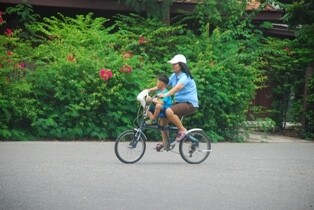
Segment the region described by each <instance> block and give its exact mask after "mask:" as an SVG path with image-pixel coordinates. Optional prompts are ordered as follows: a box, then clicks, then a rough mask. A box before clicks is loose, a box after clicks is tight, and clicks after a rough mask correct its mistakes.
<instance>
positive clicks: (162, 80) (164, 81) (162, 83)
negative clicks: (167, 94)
mask: <svg viewBox="0 0 314 210" xmlns="http://www.w3.org/2000/svg"><path fill="white" fill-rule="evenodd" d="M168 83H169V78H168V77H167V76H165V75H159V76H158V77H157V85H156V86H157V88H158V89H164V88H166V87H167V85H168Z"/></svg>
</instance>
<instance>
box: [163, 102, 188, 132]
mask: <svg viewBox="0 0 314 210" xmlns="http://www.w3.org/2000/svg"><path fill="white" fill-rule="evenodd" d="M166 115H167V118H168V119H169V121H170V122H172V123H173V124H174V125H175V126H176V127H177V128H178V131H179V132H185V131H186V128H185V127H184V126H183V125H182V122H181V120H180V118H179V117H178V115H176V114H175V113H174V112H173V111H172V109H171V108H168V109H167V110H166Z"/></svg>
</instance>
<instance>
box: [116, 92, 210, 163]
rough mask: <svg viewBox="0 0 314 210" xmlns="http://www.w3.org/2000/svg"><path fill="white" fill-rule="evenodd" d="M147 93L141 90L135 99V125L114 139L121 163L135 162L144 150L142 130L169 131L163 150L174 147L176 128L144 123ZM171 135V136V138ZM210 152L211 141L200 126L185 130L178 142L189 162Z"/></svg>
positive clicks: (144, 142) (180, 150)
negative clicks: (136, 104) (136, 108)
mask: <svg viewBox="0 0 314 210" xmlns="http://www.w3.org/2000/svg"><path fill="white" fill-rule="evenodd" d="M148 95H149V93H148V91H147V90H144V91H142V92H141V93H140V94H139V95H138V96H137V100H138V101H139V102H140V105H139V108H138V112H137V117H136V118H135V120H134V121H137V127H136V128H134V129H131V130H127V131H124V132H122V133H121V134H120V135H119V136H118V137H117V139H116V141H115V146H114V151H115V154H116V156H117V158H118V159H119V160H120V161H121V162H123V163H128V164H131V163H136V162H137V161H139V160H140V159H141V158H142V157H143V156H144V153H145V151H146V141H147V137H146V135H145V133H144V130H147V129H154V130H162V131H168V132H169V139H168V141H167V143H166V145H164V148H163V150H164V151H171V150H173V149H174V148H175V145H176V142H175V135H173V134H176V133H177V132H178V128H177V127H175V126H171V125H168V126H161V125H160V124H159V123H157V124H154V125H148V124H146V122H145V120H147V118H145V116H146V113H147V111H148V109H149V106H150V104H151V102H146V97H147V96H148ZM171 136H172V137H173V138H171ZM210 152H211V143H210V140H209V139H208V138H207V136H206V134H205V133H204V132H203V130H202V129H200V128H193V129H190V130H188V131H187V132H186V136H185V137H184V139H182V140H181V141H180V143H179V153H180V155H181V157H182V159H183V160H185V161H186V162H187V163H190V164H198V163H201V162H203V161H205V160H206V159H207V157H208V156H209V154H210Z"/></svg>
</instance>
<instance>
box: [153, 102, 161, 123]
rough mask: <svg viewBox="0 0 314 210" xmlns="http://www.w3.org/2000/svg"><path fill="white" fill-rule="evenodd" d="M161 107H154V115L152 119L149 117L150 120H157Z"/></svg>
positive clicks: (158, 105) (159, 105)
mask: <svg viewBox="0 0 314 210" xmlns="http://www.w3.org/2000/svg"><path fill="white" fill-rule="evenodd" d="M162 107H163V106H162V105H161V104H156V106H155V111H154V115H152V117H150V119H153V120H154V119H157V118H158V116H159V113H160V110H161V109H162Z"/></svg>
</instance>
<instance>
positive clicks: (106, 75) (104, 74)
mask: <svg viewBox="0 0 314 210" xmlns="http://www.w3.org/2000/svg"><path fill="white" fill-rule="evenodd" d="M99 76H100V78H102V79H103V80H105V81H107V80H109V79H110V78H111V77H112V76H113V74H112V71H111V70H110V69H104V68H102V69H100V71H99Z"/></svg>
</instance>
